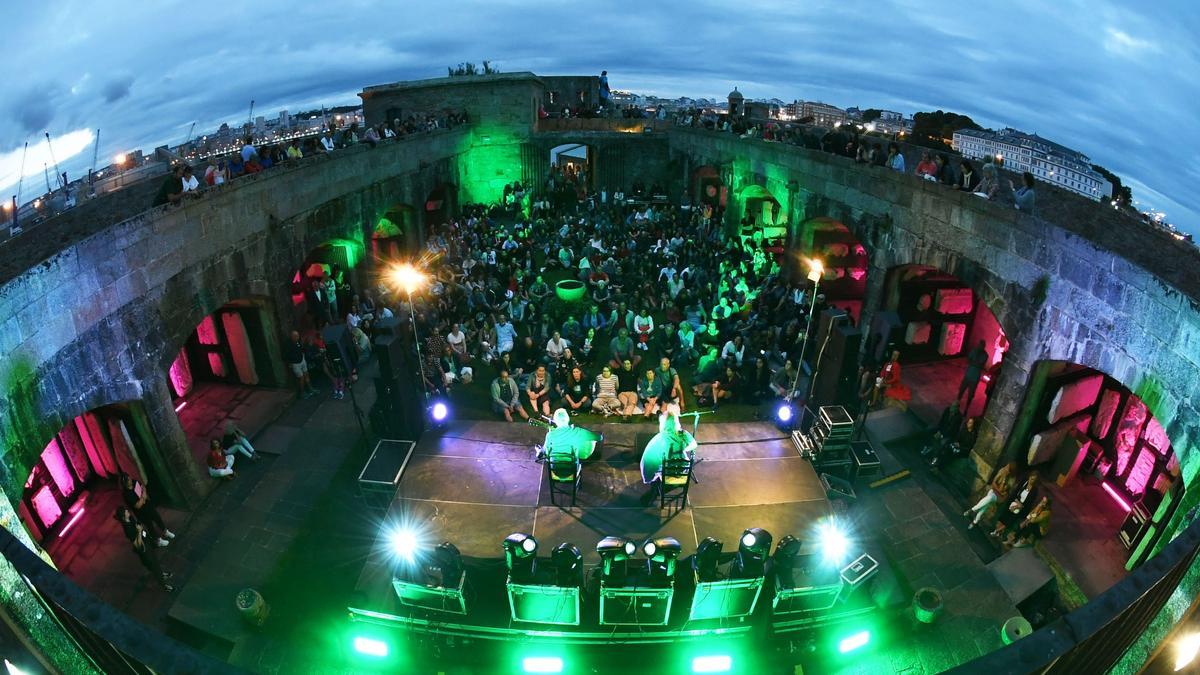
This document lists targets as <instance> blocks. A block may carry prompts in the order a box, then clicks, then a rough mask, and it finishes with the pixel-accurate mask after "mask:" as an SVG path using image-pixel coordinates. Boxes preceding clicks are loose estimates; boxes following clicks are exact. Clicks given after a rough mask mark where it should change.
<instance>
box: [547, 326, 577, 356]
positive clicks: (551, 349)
mask: <svg viewBox="0 0 1200 675" xmlns="http://www.w3.org/2000/svg"><path fill="white" fill-rule="evenodd" d="M570 346H571V342H570V341H569V340H564V339H563V338H562V335H559V333H558V331H554V336H553V337H551V338H550V339H549V340H548V341H547V342H546V359H547V362H549V363H558V360H559V359H561V358H562V357H563V352H565V351H566V349H567V347H570Z"/></svg>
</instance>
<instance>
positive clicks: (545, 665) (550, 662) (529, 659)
mask: <svg viewBox="0 0 1200 675" xmlns="http://www.w3.org/2000/svg"><path fill="white" fill-rule="evenodd" d="M521 667H522V668H524V669H525V672H527V673H561V672H562V669H563V660H562V659H560V658H558V657H557V656H526V657H525V658H524V659H523V660H522V661H521Z"/></svg>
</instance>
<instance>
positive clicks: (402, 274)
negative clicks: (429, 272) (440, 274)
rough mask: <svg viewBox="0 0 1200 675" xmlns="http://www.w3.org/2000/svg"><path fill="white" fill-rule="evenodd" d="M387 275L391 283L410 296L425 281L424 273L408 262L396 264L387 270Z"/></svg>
mask: <svg viewBox="0 0 1200 675" xmlns="http://www.w3.org/2000/svg"><path fill="white" fill-rule="evenodd" d="M388 276H389V277H390V278H391V280H392V283H394V284H396V286H398V287H399V288H400V289H401V290H403V291H404V292H405V293H407V294H408V295H410V296H411V295H412V294H413V291H416V290H417V289H419V288H420V287H421V285H422V284H424V283H425V273H424V272H422V271H421V270H419V269H417V268H416V267H413V266H412V265H410V264H408V263H404V264H402V265H396V266H395V267H393V268H392V269H391V270H390V271H389V272H388Z"/></svg>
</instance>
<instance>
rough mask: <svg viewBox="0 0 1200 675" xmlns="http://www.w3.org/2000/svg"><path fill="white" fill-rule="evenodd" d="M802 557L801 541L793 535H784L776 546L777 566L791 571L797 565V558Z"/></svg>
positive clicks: (775, 557)
mask: <svg viewBox="0 0 1200 675" xmlns="http://www.w3.org/2000/svg"><path fill="white" fill-rule="evenodd" d="M798 555H800V540H799V539H797V538H795V537H793V536H792V535H790V534H788V535H784V537H783V539H780V540H779V543H778V544H777V545H776V546H775V556H774V559H775V566H776V567H781V568H785V569H791V568H792V567H793V566H795V564H796V556H798Z"/></svg>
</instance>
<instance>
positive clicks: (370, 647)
mask: <svg viewBox="0 0 1200 675" xmlns="http://www.w3.org/2000/svg"><path fill="white" fill-rule="evenodd" d="M354 651H356V652H358V653H359V654H365V655H367V656H374V657H376V658H380V659H381V658H383V657H385V656H387V655H388V646H387V643H386V642H384V641H383V640H376V639H374V638H369V637H362V636H359V637H356V638H354Z"/></svg>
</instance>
